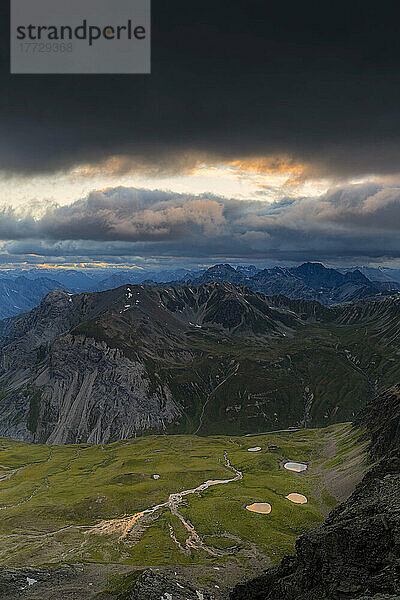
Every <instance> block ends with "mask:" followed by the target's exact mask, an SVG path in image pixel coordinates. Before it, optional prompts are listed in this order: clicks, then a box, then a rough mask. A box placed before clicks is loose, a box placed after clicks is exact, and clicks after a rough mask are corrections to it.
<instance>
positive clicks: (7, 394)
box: [0, 284, 300, 444]
mask: <svg viewBox="0 0 400 600" xmlns="http://www.w3.org/2000/svg"><path fill="white" fill-rule="evenodd" d="M299 323H300V320H299V319H298V318H297V317H296V316H295V315H293V314H288V313H287V312H284V311H282V310H280V309H276V308H270V307H269V305H268V303H267V301H266V299H265V298H264V297H262V296H258V295H257V294H254V293H252V292H250V291H249V290H245V289H240V288H237V287H235V286H233V285H231V284H226V285H222V286H221V285H218V284H210V285H208V286H202V287H196V288H151V287H148V286H135V287H134V286H124V287H122V288H118V289H117V290H111V291H109V292H104V293H94V294H80V295H75V296H73V295H71V294H69V293H67V292H63V291H56V292H53V293H51V294H49V295H48V296H47V297H46V298H45V299H44V300H43V301H42V303H41V304H40V306H39V307H37V308H36V309H34V310H33V311H31V312H30V313H27V314H26V315H21V316H20V317H18V318H16V319H14V320H12V321H10V322H7V324H6V325H5V326H4V330H3V334H4V337H3V339H2V341H1V346H0V347H1V350H2V355H1V362H0V366H1V372H0V384H1V385H2V389H3V396H2V398H1V403H2V411H1V414H0V435H5V436H10V437H13V438H16V439H22V440H28V441H36V442H47V443H53V444H66V443H72V442H89V443H100V442H106V441H112V440H114V439H120V438H129V437H132V436H134V435H135V434H136V433H137V432H142V431H166V429H167V427H168V426H169V425H170V424H171V423H176V422H178V421H179V419H180V417H181V415H182V413H183V406H182V404H181V403H180V402H179V400H178V399H177V396H178V398H180V397H181V396H182V395H185V394H186V395H187V394H188V390H189V391H190V389H191V391H192V394H193V395H195V394H196V393H197V394H199V392H201V393H203V394H206V393H207V390H205V391H203V390H201V389H199V388H196V386H194V385H193V384H191V383H190V382H189V383H187V384H186V383H183V384H180V383H178V384H177V383H174V382H175V380H173V381H171V377H170V375H169V369H170V368H171V367H174V368H175V370H176V369H177V367H178V366H179V368H180V369H182V368H185V367H186V365H187V366H188V367H190V365H191V363H192V362H193V360H194V359H195V358H196V357H195V355H194V354H193V350H192V348H191V343H190V339H189V338H190V336H193V334H194V333H195V332H196V333H197V332H198V330H201V333H200V332H199V335H200V337H205V339H206V340H207V336H208V335H210V333H209V332H212V333H211V335H220V333H224V334H228V335H238V336H243V335H247V336H248V335H251V336H254V335H260V336H262V337H264V338H265V337H267V338H274V337H282V336H283V335H289V334H290V332H291V331H293V328H294V327H297V326H298V325H299ZM203 329H204V331H205V333H204V334H203ZM198 368H199V367H198ZM158 371H159V372H158ZM160 373H162V374H161V375H160ZM178 377H179V373H178ZM218 377H219V375H218ZM218 383H219V382H218V381H217V379H216V383H215V385H216V386H217V385H218ZM179 386H180V387H179ZM172 390H174V391H172ZM204 398H205V399H206V396H204ZM205 399H204V401H205Z"/></svg>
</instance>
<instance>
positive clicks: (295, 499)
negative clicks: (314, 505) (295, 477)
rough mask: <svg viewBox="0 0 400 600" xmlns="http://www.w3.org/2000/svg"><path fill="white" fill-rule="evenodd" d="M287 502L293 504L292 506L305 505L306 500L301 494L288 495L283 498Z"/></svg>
mask: <svg viewBox="0 0 400 600" xmlns="http://www.w3.org/2000/svg"><path fill="white" fill-rule="evenodd" d="M285 497H286V499H287V500H290V502H293V503H294V504H307V502H308V500H307V498H306V497H305V496H303V494H289V495H288V496H285Z"/></svg>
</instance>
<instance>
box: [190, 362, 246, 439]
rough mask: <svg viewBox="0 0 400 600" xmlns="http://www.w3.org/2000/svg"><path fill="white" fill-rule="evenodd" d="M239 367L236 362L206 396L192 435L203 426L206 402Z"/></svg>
mask: <svg viewBox="0 0 400 600" xmlns="http://www.w3.org/2000/svg"><path fill="white" fill-rule="evenodd" d="M239 367H240V364H239V363H238V364H237V365H236V366H235V367H234V368H233V370H232V371H231V372H230V373H228V375H227V376H226V377H225V379H223V380H222V381H221V382H220V383H219V384H218V385H217V386H216V387H215V388H214V389H213V390H212V392H211V393H210V394H209V395H208V396H207V400H206V401H205V403H204V405H203V408H202V410H201V414H200V421H199V426H198V427H197V429H196V431H194V432H193V435H197V434H198V433H199V431H200V429H201V428H202V426H203V419H204V414H205V410H206V408H207V406H208V403H209V402H210V400H211V398H212V397H213V396H214V394H215V392H216V391H217V390H218V389H219V388H220V387H222V386H223V385H224V383H226V382H227V381H228V379H229V378H230V377H232V376H233V375H236V373H237V372H238V370H239Z"/></svg>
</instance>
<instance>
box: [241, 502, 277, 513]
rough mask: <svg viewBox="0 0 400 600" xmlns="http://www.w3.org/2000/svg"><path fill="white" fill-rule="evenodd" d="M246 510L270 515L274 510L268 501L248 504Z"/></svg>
mask: <svg viewBox="0 0 400 600" xmlns="http://www.w3.org/2000/svg"><path fill="white" fill-rule="evenodd" d="M246 510H249V511H250V512H255V513H260V514H261V515H269V513H270V512H271V510H272V506H271V505H270V504H268V502H255V503H254V504H249V505H248V506H246Z"/></svg>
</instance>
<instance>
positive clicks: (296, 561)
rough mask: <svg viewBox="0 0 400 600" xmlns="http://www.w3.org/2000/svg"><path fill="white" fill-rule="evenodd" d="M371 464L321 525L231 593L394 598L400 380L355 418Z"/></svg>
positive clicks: (255, 597) (265, 597)
mask: <svg viewBox="0 0 400 600" xmlns="http://www.w3.org/2000/svg"><path fill="white" fill-rule="evenodd" d="M355 426H357V427H360V428H361V430H364V431H365V434H366V435H369V436H370V437H371V439H372V441H371V446H370V460H371V461H372V462H373V463H375V464H374V466H373V468H372V469H371V470H370V471H369V472H368V473H367V475H366V476H365V477H364V479H363V481H362V482H361V483H360V484H359V485H358V486H357V488H356V490H355V491H354V493H353V494H352V495H351V497H350V498H349V499H348V500H347V501H346V502H344V503H343V504H341V505H340V506H339V507H338V508H336V509H335V510H333V511H332V512H331V513H330V515H329V517H328V518H327V520H326V521H325V522H324V524H323V525H322V526H321V527H319V528H318V529H314V530H312V531H310V532H308V533H305V534H304V535H302V536H301V537H300V538H299V540H298V541H297V544H296V555H295V556H292V557H287V558H285V559H283V561H282V562H281V564H280V565H279V566H278V567H276V568H274V569H272V570H270V571H269V572H267V573H266V574H265V575H263V576H261V577H259V578H257V579H254V580H252V581H249V582H247V583H244V584H242V585H238V586H237V587H236V588H235V589H234V591H233V592H232V594H231V600H345V599H347V600H356V599H357V600H367V599H368V600H370V599H372V598H373V599H374V600H381V599H387V600H389V599H390V600H395V599H396V600H398V599H399V598H400V385H397V386H396V387H394V388H392V389H391V390H389V391H388V392H386V393H384V394H382V395H381V396H379V397H378V398H377V399H375V400H373V401H372V402H371V403H370V404H369V405H368V406H367V407H366V408H365V409H364V410H363V411H362V412H361V413H360V415H359V416H358V417H357V419H356V421H355Z"/></svg>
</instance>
